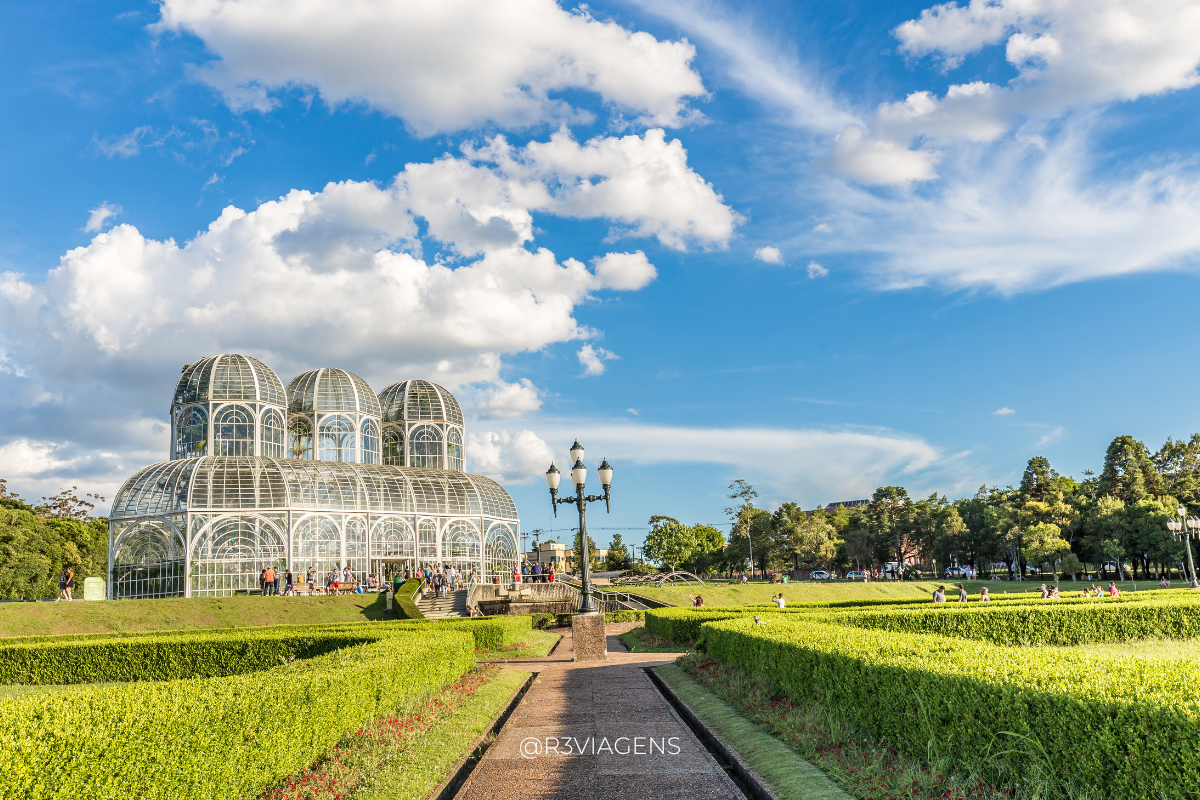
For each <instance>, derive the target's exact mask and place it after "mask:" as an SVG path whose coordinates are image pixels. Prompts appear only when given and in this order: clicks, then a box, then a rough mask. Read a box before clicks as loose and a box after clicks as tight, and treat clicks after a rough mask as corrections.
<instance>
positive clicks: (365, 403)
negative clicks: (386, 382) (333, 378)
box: [346, 372, 381, 417]
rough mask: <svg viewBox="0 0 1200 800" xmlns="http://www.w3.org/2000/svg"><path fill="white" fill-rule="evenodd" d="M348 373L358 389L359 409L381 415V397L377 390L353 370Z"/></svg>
mask: <svg viewBox="0 0 1200 800" xmlns="http://www.w3.org/2000/svg"><path fill="white" fill-rule="evenodd" d="M346 375H347V376H348V377H349V378H350V380H351V381H353V383H354V388H355V389H357V390H358V410H359V411H361V412H363V413H364V414H370V415H371V416H373V417H378V416H380V413H381V412H380V409H379V398H378V397H376V396H375V392H374V391H372V389H371V387H370V386H369V385H368V384H367V382H366V381H364V380H363V379H362V378H360V377H358V376H357V375H355V374H354V373H353V372H347V373H346Z"/></svg>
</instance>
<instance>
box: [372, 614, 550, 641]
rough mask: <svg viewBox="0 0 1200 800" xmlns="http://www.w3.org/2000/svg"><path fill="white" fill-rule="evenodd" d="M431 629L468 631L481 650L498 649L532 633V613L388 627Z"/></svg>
mask: <svg viewBox="0 0 1200 800" xmlns="http://www.w3.org/2000/svg"><path fill="white" fill-rule="evenodd" d="M429 626H433V627H436V628H437V629H438V630H443V629H444V630H457V631H466V632H468V633H470V634H471V635H472V636H473V637H475V647H476V648H477V649H479V650H495V649H496V648H497V647H501V646H503V645H507V644H515V643H516V642H519V641H521V640H523V639H525V638H526V637H527V636H528V635H529V633H530V632H531V631H532V630H533V620H532V619H531V618H530V615H529V614H511V615H497V616H494V617H463V618H461V619H438V620H419V621H418V620H405V621H402V622H397V623H394V624H392V625H390V626H389V627H390V628H392V629H393V630H410V631H411V630H424V629H426V628H427V627H429Z"/></svg>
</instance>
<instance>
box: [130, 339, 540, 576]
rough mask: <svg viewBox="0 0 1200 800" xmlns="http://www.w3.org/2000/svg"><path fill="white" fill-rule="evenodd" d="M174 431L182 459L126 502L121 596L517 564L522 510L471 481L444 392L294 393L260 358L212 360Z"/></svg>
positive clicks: (348, 381) (452, 403)
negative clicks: (289, 577)
mask: <svg viewBox="0 0 1200 800" xmlns="http://www.w3.org/2000/svg"><path fill="white" fill-rule="evenodd" d="M171 424H172V437H171V460H170V461H163V462H160V463H158V464H153V465H151V466H149V467H146V468H145V469H142V470H141V471H139V472H138V473H137V474H135V475H134V476H133V477H132V478H130V479H129V480H128V481H126V482H125V485H124V486H122V487H121V490H120V491H119V492H118V493H117V496H116V499H115V500H114V502H113V507H112V514H111V516H110V517H109V520H110V522H109V560H110V564H109V589H108V596H109V597H110V598H113V599H116V598H130V597H211V596H220V595H229V594H233V593H237V592H244V591H250V590H257V589H258V587H259V573H260V572H261V571H262V570H263V569H264V568H266V567H267V566H273V567H277V568H278V567H284V568H288V567H290V568H291V570H292V572H293V573H297V574H301V573H305V572H307V570H308V569H309V568H310V567H315V568H316V570H317V573H318V574H319V575H321V576H322V577H323V576H324V575H325V574H326V573H327V572H328V571H329V570H331V569H335V568H338V569H343V568H346V567H349V568H350V569H351V570H352V571H353V572H354V575H355V577H356V578H357V579H363V578H365V577H366V576H367V575H368V574H375V575H380V574H381V573H382V572H383V571H384V570H385V569H393V570H394V569H403V568H404V567H405V566H413V567H416V566H418V565H422V564H427V563H428V564H434V563H450V564H454V565H455V567H456V568H458V569H460V570H462V571H463V573H464V574H469V573H470V572H471V570H475V571H476V572H477V573H479V574H480V575H481V576H483V577H484V578H485V579H490V577H491V576H492V575H493V574H499V575H502V576H507V575H509V574H511V572H512V570H513V568H514V567H515V565H516V562H517V541H518V535H519V529H520V522H519V520H518V519H517V509H516V506H515V505H514V504H513V501H512V498H511V497H509V495H508V493H507V492H506V491H504V489H503V488H501V487H500V486H499V485H498V484H497V483H496V482H495V481H492V480H490V479H489V478H484V477H481V476H479V475H468V474H467V473H465V472H463V460H464V430H463V416H462V409H461V408H459V405H458V401H456V400H455V399H454V397H453V396H452V395H451V394H450V392H448V391H446V390H445V389H443V388H442V387H440V386H438V385H436V384H433V383H429V382H427V381H418V380H410V381H402V382H400V383H394V384H392V385H391V386H389V387H387V388H386V389H384V390H383V392H382V393H380V394H379V395H378V396H376V395H375V393H374V392H373V391H371V387H370V386H368V385H367V383H366V381H364V380H363V379H362V378H360V377H358V376H357V375H354V374H352V373H350V372H346V371H345V370H340V369H314V370H309V371H308V372H305V373H302V374H301V375H299V376H297V377H296V378H295V379H294V380H293V381H292V382H291V383H290V384H289V385H288V387H287V390H286V391H285V390H284V388H283V384H282V383H281V382H280V380H279V378H278V377H277V376H276V375H275V373H274V372H273V371H271V369H270V368H269V367H267V366H266V365H265V364H263V363H262V362H261V361H258V360H257V359H254V358H249V357H246V356H240V355H220V356H209V357H207V358H203V359H201V360H199V361H197V362H196V363H194V364H189V365H188V366H187V367H185V368H184V370H183V374H182V376H180V378H179V384H178V385H177V386H176V387H175V396H174V398H173V400H172V402H171Z"/></svg>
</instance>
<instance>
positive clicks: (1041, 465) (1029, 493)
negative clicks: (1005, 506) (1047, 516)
mask: <svg viewBox="0 0 1200 800" xmlns="http://www.w3.org/2000/svg"><path fill="white" fill-rule="evenodd" d="M1057 482H1058V473H1057V472H1055V471H1054V470H1052V469H1050V462H1049V461H1048V460H1046V458H1045V457H1044V456H1034V457H1033V458H1031V459H1029V463H1028V464H1026V465H1025V474H1024V475H1022V476H1021V486H1020V488H1019V489H1018V491H1019V492H1020V493H1021V494H1022V495H1024V496H1025V497H1027V498H1029V499H1031V500H1041V499H1042V497H1043V496H1044V495H1045V493H1046V491H1047V490H1048V489H1050V488H1051V487H1056V486H1057Z"/></svg>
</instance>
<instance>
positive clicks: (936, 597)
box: [933, 586, 946, 603]
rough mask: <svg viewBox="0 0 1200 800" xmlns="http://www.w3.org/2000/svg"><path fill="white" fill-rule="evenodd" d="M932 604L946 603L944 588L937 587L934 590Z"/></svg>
mask: <svg viewBox="0 0 1200 800" xmlns="http://www.w3.org/2000/svg"><path fill="white" fill-rule="evenodd" d="M933 602H935V603H944V602H946V587H945V586H939V587H937V589H936V590H934V593H933Z"/></svg>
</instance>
